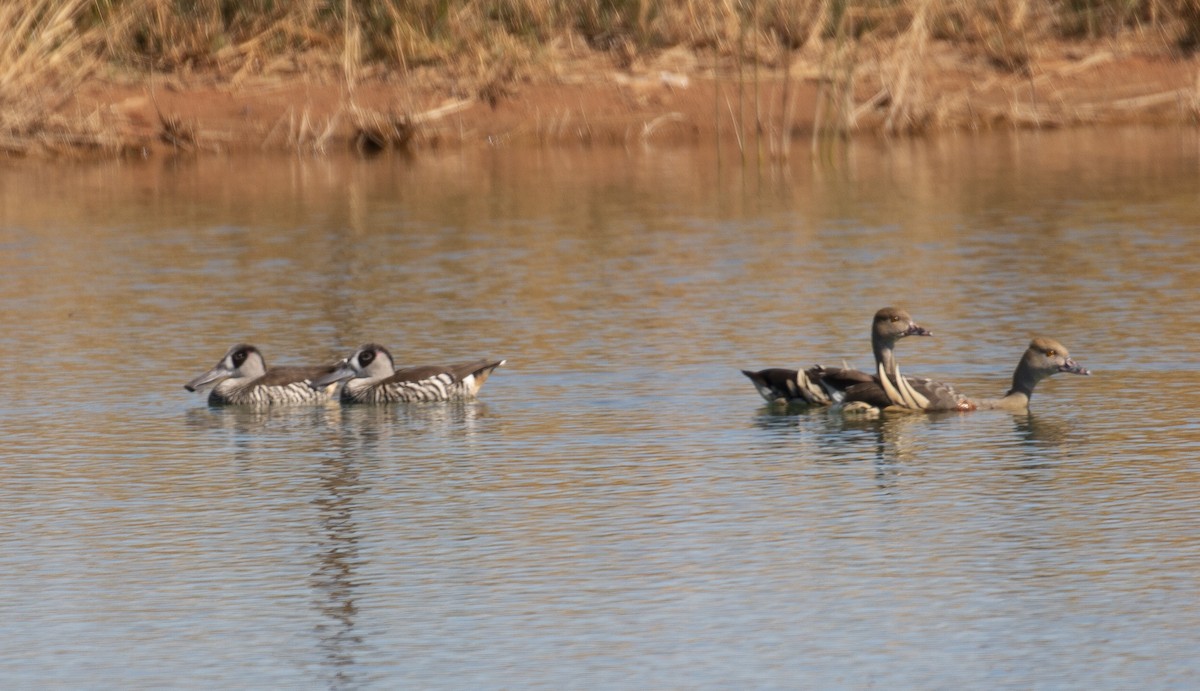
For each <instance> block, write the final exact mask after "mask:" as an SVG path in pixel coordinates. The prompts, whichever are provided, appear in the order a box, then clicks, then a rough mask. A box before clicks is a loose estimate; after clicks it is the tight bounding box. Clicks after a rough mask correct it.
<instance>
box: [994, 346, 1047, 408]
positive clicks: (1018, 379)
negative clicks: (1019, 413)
mask: <svg viewBox="0 0 1200 691" xmlns="http://www.w3.org/2000/svg"><path fill="white" fill-rule="evenodd" d="M1041 379H1042V378H1041V377H1040V376H1039V375H1038V373H1037V372H1036V371H1034V370H1033V368H1032V367H1030V366H1029V363H1028V362H1026V361H1025V358H1021V362H1020V364H1018V365H1017V369H1016V371H1015V372H1013V379H1012V388H1011V389H1009V390H1008V393H1006V394H1004V398H1002V399H1000V406H1001V407H1003V408H1006V409H1011V410H1024V409H1027V408H1028V407H1029V399H1031V398H1033V389H1034V387H1035V386H1037V383H1038V382H1039V381H1041Z"/></svg>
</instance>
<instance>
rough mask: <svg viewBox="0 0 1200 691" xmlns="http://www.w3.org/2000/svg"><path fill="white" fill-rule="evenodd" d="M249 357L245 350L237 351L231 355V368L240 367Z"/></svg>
mask: <svg viewBox="0 0 1200 691" xmlns="http://www.w3.org/2000/svg"><path fill="white" fill-rule="evenodd" d="M249 356H250V352H249V351H247V350H245V349H242V350H239V351H237V352H236V353H234V354H233V366H234V367H241V366H242V363H243V362H245V361H246V358H247V357H249Z"/></svg>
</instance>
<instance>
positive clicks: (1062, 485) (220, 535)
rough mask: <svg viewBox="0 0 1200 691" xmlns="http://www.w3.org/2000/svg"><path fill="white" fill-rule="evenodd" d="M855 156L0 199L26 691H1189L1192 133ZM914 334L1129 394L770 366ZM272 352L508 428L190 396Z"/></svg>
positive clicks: (335, 171)
mask: <svg viewBox="0 0 1200 691" xmlns="http://www.w3.org/2000/svg"><path fill="white" fill-rule="evenodd" d="M843 153H844V156H841V157H839V158H837V159H836V160H831V161H825V162H823V163H820V164H816V165H812V164H811V163H812V162H808V161H793V162H792V163H791V164H790V165H789V166H787V167H783V168H779V167H776V168H764V169H761V170H736V171H735V170H731V169H730V168H729V167H728V166H725V167H724V168H718V167H717V166H716V165H715V158H714V156H713V154H712V152H709V151H703V150H690V149H671V150H630V151H625V150H619V151H604V150H597V151H589V152H586V153H576V152H562V151H555V152H544V151H528V152H487V153H463V154H453V155H445V156H437V155H430V156H427V157H419V158H416V159H411V160H402V159H396V160H390V159H387V158H381V159H376V160H372V161H355V160H336V159H334V160H299V159H295V160H293V159H288V160H278V159H264V160H258V159H248V160H221V159H216V158H212V159H200V160H191V161H187V160H179V161H172V162H167V163H162V162H156V163H151V164H136V165H130V164H114V165H106V166H96V167H78V168H65V167H62V166H46V167H43V166H41V165H39V164H33V163H30V164H23V165H22V166H21V167H19V168H10V169H5V170H0V304H2V306H3V313H4V314H5V319H6V322H5V327H6V328H5V329H4V330H3V331H0V345H2V346H3V347H4V350H5V352H6V353H8V354H9V361H10V367H9V368H8V369H7V370H6V372H5V375H4V383H5V391H6V396H5V397H4V400H3V401H0V432H2V433H3V434H4V438H5V451H4V455H3V457H0V519H2V520H3V521H4V524H5V525H6V527H7V530H6V532H5V535H4V537H2V538H0V547H3V549H0V590H2V591H3V592H4V593H5V595H6V597H5V605H4V608H5V616H4V617H3V618H0V643H2V645H0V650H3V651H4V652H3V653H0V679H3V680H4V681H6V682H8V684H7V685H8V686H23V687H33V686H41V687H44V686H51V687H55V686H62V687H79V686H99V687H122V688H125V687H165V686H169V687H178V686H192V687H204V688H212V687H226V686H231V685H232V686H253V687H329V688H339V689H341V688H346V689H349V688H361V687H389V688H390V687H396V686H415V687H439V686H454V687H468V688H495V687H527V686H544V687H553V688H558V687H563V686H584V687H626V686H631V685H636V686H638V687H672V688H674V687H681V686H682V687H726V688H727V687H773V686H774V687H778V686H795V685H796V680H797V679H803V680H804V682H803V683H802V685H804V686H812V687H816V688H824V687H846V686H852V687H860V686H878V687H909V688H911V687H955V686H968V687H977V686H1006V687H1009V686H1011V687H1028V686H1088V687H1097V688H1101V687H1108V688H1121V687H1128V686H1131V685H1133V684H1143V685H1144V684H1145V683H1146V682H1147V681H1149V682H1150V683H1151V684H1152V685H1154V686H1180V687H1182V686H1186V684H1187V683H1189V682H1190V681H1191V680H1193V679H1194V678H1195V677H1196V676H1197V674H1198V673H1200V668H1198V667H1197V663H1196V662H1195V658H1194V655H1193V654H1192V650H1191V648H1192V647H1194V646H1191V645H1189V643H1190V642H1191V641H1192V639H1194V632H1195V631H1196V630H1197V628H1198V626H1200V606H1197V605H1196V604H1194V601H1195V598H1194V591H1195V586H1196V582H1195V575H1194V574H1195V566H1196V565H1195V554H1196V553H1197V551H1198V548H1200V545H1198V544H1197V541H1198V540H1200V538H1198V537H1197V536H1198V535H1200V510H1198V509H1197V508H1196V502H1195V498H1194V496H1193V495H1194V492H1192V491H1191V488H1192V487H1194V486H1195V483H1197V482H1198V481H1200V474H1198V472H1197V467H1196V464H1195V458H1196V457H1197V455H1198V452H1200V426H1198V425H1197V423H1196V421H1195V420H1194V419H1193V416H1192V415H1191V413H1190V411H1192V410H1194V409H1195V408H1196V403H1197V401H1196V400H1195V399H1196V397H1197V393H1196V392H1197V389H1198V387H1197V386H1196V378H1197V372H1198V371H1200V368H1198V367H1197V363H1196V362H1195V358H1194V354H1193V353H1192V347H1191V343H1192V342H1193V341H1194V340H1195V336H1196V334H1197V332H1198V329H1197V319H1196V317H1195V315H1194V309H1193V308H1192V306H1191V303H1192V300H1193V297H1194V296H1195V295H1196V294H1197V292H1198V291H1200V278H1198V276H1200V274H1197V273H1196V272H1194V271H1192V270H1191V269H1190V267H1191V264H1192V263H1193V262H1192V261H1191V259H1192V258H1194V257H1197V256H1200V235H1197V234H1196V233H1194V232H1193V229H1194V228H1195V227H1196V226H1197V225H1200V217H1198V216H1200V212H1198V210H1197V207H1196V204H1195V195H1196V189H1195V180H1196V175H1197V172H1198V171H1200V156H1198V153H1200V147H1197V141H1196V135H1195V133H1193V132H1179V131H1171V130H1128V131H1126V130H1121V131H1110V132H1103V133H1055V134H1031V135H1012V136H990V137H952V138H942V139H939V140H936V141H924V142H922V141H913V142H904V143H892V144H890V145H889V146H887V147H880V146H877V145H875V144H873V143H857V144H853V145H849V146H848V147H847V148H846V149H845V151H844V152H843ZM246 180H253V181H254V183H255V184H253V185H247V184H245V181H246ZM885 304H899V305H902V306H905V307H906V308H907V309H909V310H910V311H911V312H912V313H913V314H914V316H915V317H916V318H917V319H918V320H919V321H920V322H921V323H922V324H923V325H925V326H927V327H929V328H931V329H932V330H933V331H934V333H935V334H936V335H935V337H934V338H930V339H919V342H915V343H909V342H907V341H906V342H904V343H903V344H902V345H901V346H900V347H899V349H898V357H899V359H900V360H901V361H902V362H903V366H904V371H905V372H906V373H913V374H916V373H920V374H924V375H928V376H933V377H936V378H938V379H940V380H944V381H947V382H951V383H953V384H954V385H955V386H956V388H958V389H959V390H961V391H963V392H964V393H966V394H967V395H970V396H998V395H1001V394H1002V393H1003V392H1004V391H1005V390H1006V389H1007V387H1008V386H1009V383H1010V381H1011V373H1012V367H1013V365H1014V364H1015V362H1016V360H1017V358H1018V357H1019V356H1020V353H1021V352H1022V351H1023V350H1024V348H1025V346H1026V344H1027V343H1028V341H1029V338H1030V336H1031V335H1034V334H1045V335H1048V336H1052V337H1055V338H1058V339H1059V340H1061V341H1063V342H1064V343H1065V344H1066V345H1068V347H1070V348H1071V351H1072V354H1073V355H1075V356H1076V357H1077V359H1078V360H1079V361H1080V362H1081V363H1082V364H1084V365H1085V366H1087V367H1089V368H1091V369H1093V370H1094V371H1095V373H1096V374H1095V376H1093V377H1088V378H1083V377H1065V376H1062V377H1055V378H1052V379H1051V380H1047V381H1046V382H1043V383H1042V384H1041V385H1039V387H1038V391H1037V394H1036V395H1035V397H1034V399H1033V405H1032V410H1031V412H1029V413H1024V414H1020V415H1013V414H1009V413H1004V412H1000V411H981V412H978V413H974V414H969V415H959V414H951V415H911V414H895V415H893V414H884V415H882V416H880V417H878V418H874V419H866V418H855V417H845V416H841V415H836V414H831V413H830V412H829V411H826V410H795V409H793V410H779V409H775V408H771V407H764V406H762V405H761V403H762V401H761V399H760V398H759V397H758V396H757V394H756V393H755V391H754V389H753V387H751V386H750V385H749V384H748V382H746V381H745V379H744V377H742V375H741V374H740V373H739V372H738V369H739V368H760V367H766V366H788V367H799V366H807V365H811V364H814V363H825V364H833V365H840V364H842V361H843V360H846V361H849V362H850V363H851V364H857V365H858V366H860V367H861V366H865V365H868V364H869V363H870V361H871V353H870V345H869V342H868V339H867V331H868V327H869V320H870V316H871V314H873V312H874V311H875V310H876V309H878V308H879V307H881V306H883V305H885ZM238 341H250V342H254V343H256V344H258V345H260V346H261V347H262V348H264V352H266V353H267V355H268V357H269V358H270V362H271V364H279V365H287V364H301V363H305V362H321V361H328V360H331V359H334V358H337V357H341V356H344V355H345V354H346V353H347V352H350V351H351V350H352V349H353V348H355V347H356V346H358V345H359V344H360V343H363V342H366V341H379V342H382V343H385V344H386V345H388V347H389V348H390V349H391V351H392V352H393V354H395V355H396V356H397V360H398V361H399V363H403V364H423V363H431V362H453V361H461V360H466V359H470V358H475V357H484V356H489V357H497V358H501V357H502V358H507V359H508V361H509V364H508V365H506V366H505V367H504V368H503V369H501V370H499V371H497V372H496V374H495V375H494V376H493V377H492V378H491V379H489V381H488V384H487V386H486V387H485V388H484V389H483V392H482V395H481V400H480V401H477V402H457V403H449V404H430V405H425V404H416V405H408V406H390V407H372V406H361V407H350V406H341V405H338V404H330V405H327V406H320V407H311V408H305V407H296V408H279V409H273V410H239V409H232V408H210V407H208V406H207V405H205V403H204V400H203V397H201V396H195V395H188V394H186V393H185V392H184V391H183V390H182V388H181V387H180V385H181V384H182V382H183V381H186V380H187V379H188V378H189V377H190V376H191V375H192V374H194V373H195V372H196V371H201V370H202V369H204V368H206V367H208V366H210V365H211V358H212V357H213V353H214V352H218V351H221V350H222V349H223V348H225V347H227V345H228V344H229V343H233V342H238ZM184 671H186V672H184ZM181 672H184V673H182V674H181Z"/></svg>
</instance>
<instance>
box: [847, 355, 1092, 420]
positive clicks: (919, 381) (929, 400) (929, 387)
mask: <svg viewBox="0 0 1200 691" xmlns="http://www.w3.org/2000/svg"><path fill="white" fill-rule="evenodd" d="M1059 372H1067V373H1069V374H1079V375H1084V376H1088V375H1091V370H1088V369H1086V368H1084V367H1082V366H1080V364H1079V363H1078V362H1076V361H1075V360H1074V359H1073V358H1072V357H1071V354H1070V352H1069V351H1068V350H1067V348H1066V346H1064V345H1063V344H1062V343H1059V342H1058V341H1056V340H1054V339H1053V338H1046V337H1044V336H1037V337H1035V338H1034V339H1033V340H1031V341H1030V342H1029V346H1028V347H1027V348H1026V349H1025V352H1024V353H1023V354H1022V355H1021V360H1020V361H1019V362H1018V363H1017V369H1016V370H1015V371H1014V372H1013V378H1012V387H1011V388H1010V389H1009V390H1008V392H1007V393H1006V394H1005V395H1004V396H1002V397H1001V398H978V399H973V398H968V397H967V396H964V395H963V394H960V393H959V392H958V391H956V390H955V389H954V387H952V386H950V385H949V384H945V383H942V382H939V381H935V380H933V379H925V378H918V377H905V378H904V380H903V381H904V385H905V390H906V391H907V392H908V395H911V396H915V397H916V402H917V403H918V404H919V405H917V406H912V405H909V404H908V403H909V401H908V400H907V399H906V400H903V401H900V402H896V401H895V400H892V399H891V394H888V399H886V400H892V402H891V404H890V405H889V404H886V403H884V400H885V399H883V398H881V397H880V392H881V391H883V389H884V388H885V387H884V386H882V385H881V382H882V381H887V380H886V378H885V379H882V380H878V381H872V382H870V383H863V384H856V385H854V386H852V387H850V388H848V389H847V390H846V393H845V396H844V398H843V401H844V405H845V406H847V412H851V413H860V412H864V411H868V412H873V411H872V409H875V410H879V409H887V410H897V409H907V410H924V411H929V412H938V411H960V412H971V411H974V410H1007V411H1010V412H1016V413H1020V412H1027V411H1028V410H1029V400H1030V399H1031V398H1032V397H1033V389H1034V387H1036V386H1037V385H1038V382H1040V381H1041V380H1043V379H1045V378H1046V377H1049V376H1051V375H1053V374H1057V373H1059ZM894 388H895V387H894Z"/></svg>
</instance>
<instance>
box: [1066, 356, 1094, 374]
mask: <svg viewBox="0 0 1200 691" xmlns="http://www.w3.org/2000/svg"><path fill="white" fill-rule="evenodd" d="M1058 371H1059V372H1066V373H1067V374H1082V375H1085V376H1086V375H1090V374H1091V373H1092V371H1091V370H1089V369H1087V368H1086V367H1080V365H1079V363H1078V362H1075V360H1074V359H1072V358H1067V361H1066V362H1064V363H1062V364H1061V365H1059V366H1058Z"/></svg>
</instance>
